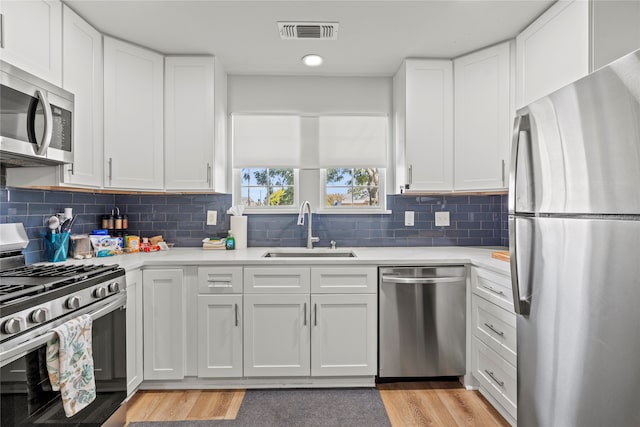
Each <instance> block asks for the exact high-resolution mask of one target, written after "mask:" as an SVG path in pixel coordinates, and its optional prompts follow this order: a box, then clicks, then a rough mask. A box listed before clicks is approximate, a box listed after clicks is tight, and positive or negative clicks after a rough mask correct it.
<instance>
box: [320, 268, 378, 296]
mask: <svg viewBox="0 0 640 427" xmlns="http://www.w3.org/2000/svg"><path fill="white" fill-rule="evenodd" d="M377 283H378V269H377V268H375V267H326V268H323V267H317V268H312V269H311V292H313V293H317V294H340V293H349V294H358V293H361V294H374V293H376V288H377Z"/></svg>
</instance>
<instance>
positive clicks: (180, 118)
mask: <svg viewBox="0 0 640 427" xmlns="http://www.w3.org/2000/svg"><path fill="white" fill-rule="evenodd" d="M215 66H216V63H215V59H214V58H213V57H184V56H168V57H166V58H165V86H164V90H165V104H164V115H165V146H164V150H165V186H166V189H167V190H213V188H214V186H213V178H214V176H213V168H214V144H215V136H216V135H215V122H216V119H217V118H216V116H215V103H214V99H215V98H214V93H215V75H214V72H215Z"/></svg>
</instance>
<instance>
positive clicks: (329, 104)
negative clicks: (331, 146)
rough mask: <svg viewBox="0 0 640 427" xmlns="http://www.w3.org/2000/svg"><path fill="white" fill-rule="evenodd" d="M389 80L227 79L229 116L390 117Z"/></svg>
mask: <svg viewBox="0 0 640 427" xmlns="http://www.w3.org/2000/svg"><path fill="white" fill-rule="evenodd" d="M392 89H393V82H392V78H391V77H304V76H302V77H301V76H295V77H294V76H229V78H228V108H229V113H266V112H272V113H296V114H329V113H376V114H388V115H389V116H390V115H391V111H392Z"/></svg>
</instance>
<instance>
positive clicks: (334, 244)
mask: <svg viewBox="0 0 640 427" xmlns="http://www.w3.org/2000/svg"><path fill="white" fill-rule="evenodd" d="M329 244H330V245H331V249H335V248H336V245H337V244H338V243H337V242H336V241H335V240H332V241H331V242H329Z"/></svg>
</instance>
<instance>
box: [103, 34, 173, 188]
mask: <svg viewBox="0 0 640 427" xmlns="http://www.w3.org/2000/svg"><path fill="white" fill-rule="evenodd" d="M163 66H164V58H163V56H162V55H160V54H158V53H155V52H153V51H150V50H148V49H144V48H141V47H138V46H134V45H132V44H129V43H126V42H122V41H120V40H116V39H113V38H110V37H106V36H105V37H104V161H105V163H104V165H105V178H104V186H105V187H111V188H123V189H141V190H162V189H163V188H164V182H163V157H164V156H163V151H164V149H163V143H164V137H163V102H164V100H163V87H164V78H163V75H164V73H163Z"/></svg>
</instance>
